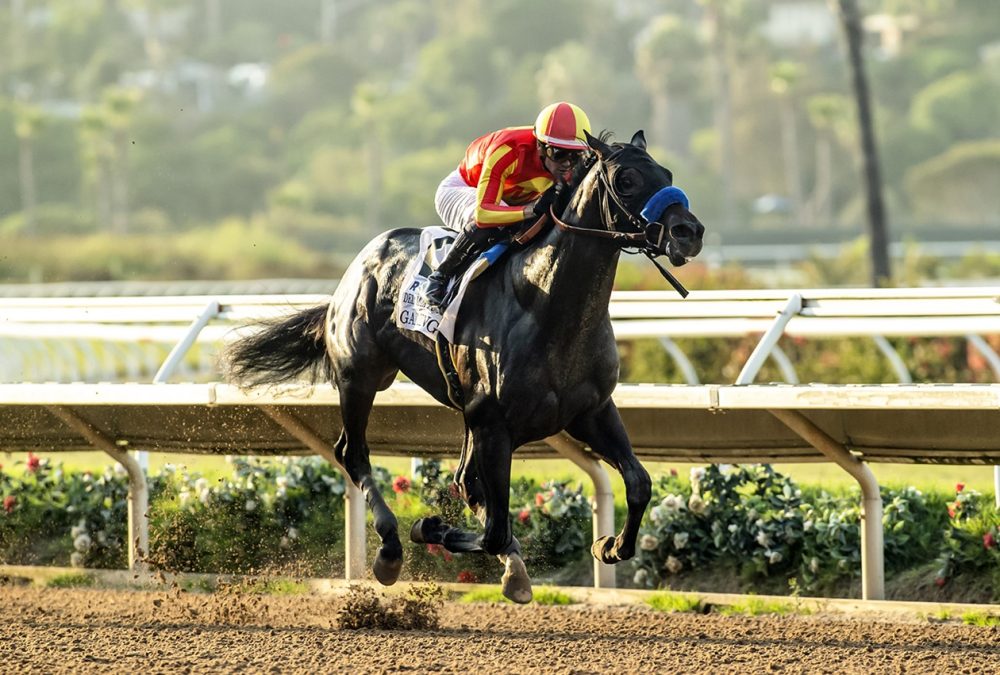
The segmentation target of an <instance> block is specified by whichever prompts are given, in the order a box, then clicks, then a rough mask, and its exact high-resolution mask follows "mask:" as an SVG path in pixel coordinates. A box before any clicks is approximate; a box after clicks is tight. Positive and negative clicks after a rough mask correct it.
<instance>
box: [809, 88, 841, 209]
mask: <svg viewBox="0 0 1000 675" xmlns="http://www.w3.org/2000/svg"><path fill="white" fill-rule="evenodd" d="M847 105H848V104H847V102H846V101H845V100H844V98H843V97H842V96H838V95H835V94H822V95H819V96H813V97H812V98H810V99H809V100H808V101H807V102H806V108H807V110H808V112H809V121H810V122H811V123H812V126H813V129H814V130H815V131H816V167H815V169H814V175H815V178H814V181H813V189H812V193H811V194H810V195H809V198H808V199H807V200H806V203H805V205H804V209H803V210H804V211H805V213H807V214H808V215H807V220H809V221H810V222H812V223H814V224H816V225H818V226H820V227H829V226H830V224H831V223H832V222H833V209H832V206H833V204H832V202H831V199H830V195H831V192H832V188H833V145H834V141H835V140H836V139H837V137H838V136H839V135H840V133H841V131H840V129H841V126H842V125H843V124H844V123H845V120H848V119H849V111H848V109H847Z"/></svg>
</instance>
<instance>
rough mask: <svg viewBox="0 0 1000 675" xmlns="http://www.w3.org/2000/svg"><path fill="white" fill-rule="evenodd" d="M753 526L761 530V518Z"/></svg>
mask: <svg viewBox="0 0 1000 675" xmlns="http://www.w3.org/2000/svg"><path fill="white" fill-rule="evenodd" d="M753 526H754V527H756V528H757V529H761V528H763V527H764V519H763V518H758V519H757V521H756V522H755V523H754V524H753Z"/></svg>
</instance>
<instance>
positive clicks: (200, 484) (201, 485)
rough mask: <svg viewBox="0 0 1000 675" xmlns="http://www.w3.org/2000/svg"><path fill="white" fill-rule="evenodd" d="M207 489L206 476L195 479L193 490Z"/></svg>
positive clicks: (199, 491)
mask: <svg viewBox="0 0 1000 675" xmlns="http://www.w3.org/2000/svg"><path fill="white" fill-rule="evenodd" d="M207 489H208V479H207V478H199V479H198V480H196V481H195V482H194V491H195V492H198V493H201V491H202V490H207Z"/></svg>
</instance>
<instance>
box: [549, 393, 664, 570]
mask: <svg viewBox="0 0 1000 675" xmlns="http://www.w3.org/2000/svg"><path fill="white" fill-rule="evenodd" d="M567 431H569V433H570V434H572V435H573V437H574V438H576V439H578V440H580V441H583V442H584V443H586V444H587V445H589V446H590V449H591V450H593V451H594V452H596V453H597V454H598V455H600V456H601V457H603V458H604V459H605V460H606V461H607V462H608V463H609V464H610V465H611V466H613V467H615V469H617V470H618V472H619V473H621V475H622V479H623V480H624V482H625V502H626V504H627V505H628V516H627V517H626V519H625V525H624V527H622V531H621V532H620V533H618V535H617V536H616V537H601V538H600V539H598V540H597V541H595V542H594V545H593V546H592V547H591V552H592V553H593V555H594V557H595V558H597V559H598V560H600V561H601V562H603V563H606V564H609V565H610V564H614V563H618V562H621V561H623V560H628V559H629V558H631V557H632V556H633V555H635V541H636V538H637V537H638V535H639V525H640V523H641V522H642V516H643V514H644V513H645V512H646V506H647V505H648V504H649V499H650V495H651V488H652V485H651V482H650V479H649V474H648V473H647V472H646V469H644V468H643V466H642V464H640V463H639V459H638V458H637V457H636V456H635V453H634V452H633V451H632V444H631V442H629V440H628V434H627V433H626V432H625V425H624V424H622V419H621V415H619V413H618V408H616V407H615V404H614V403H613V402H611V401H608V403H607V404H605V405H604V407H603V408H601V409H600V410H598V411H597V412H596V413H593V414H591V415H586V416H584V417H580V418H578V419H576V420H574V421H573V423H572V424H571V425H570V426H569V427H568V428H567Z"/></svg>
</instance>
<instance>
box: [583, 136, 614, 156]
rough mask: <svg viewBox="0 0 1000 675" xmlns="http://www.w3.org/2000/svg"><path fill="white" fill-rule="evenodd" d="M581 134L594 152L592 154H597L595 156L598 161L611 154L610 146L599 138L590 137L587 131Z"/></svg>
mask: <svg viewBox="0 0 1000 675" xmlns="http://www.w3.org/2000/svg"><path fill="white" fill-rule="evenodd" d="M583 133H584V134H586V136H587V145H589V146H590V147H591V148H592V149H593V150H594V152H596V153H597V156H598V157H599V158H600V159H604V158H605V157H607V156H608V155H610V154H611V146H610V145H608V144H607V143H605V142H604V141H602V140H601V139H600V138H597V137H596V136H591V135H590V132H589V131H587V130H586V129H584V130H583Z"/></svg>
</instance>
